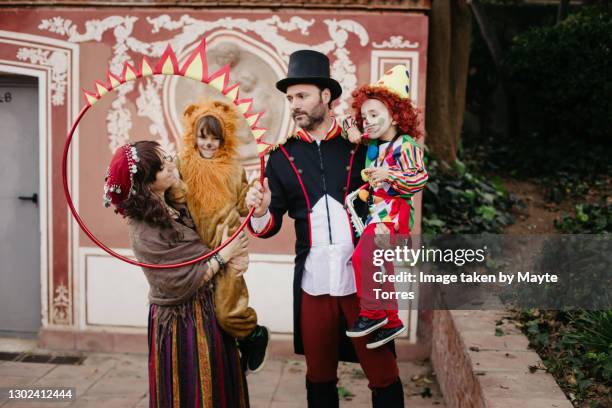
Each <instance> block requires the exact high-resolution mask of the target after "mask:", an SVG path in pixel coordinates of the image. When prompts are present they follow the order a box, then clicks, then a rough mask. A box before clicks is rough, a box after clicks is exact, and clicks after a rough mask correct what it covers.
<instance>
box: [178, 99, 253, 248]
mask: <svg viewBox="0 0 612 408" xmlns="http://www.w3.org/2000/svg"><path fill="white" fill-rule="evenodd" d="M183 116H184V121H185V133H184V135H183V148H182V151H181V153H180V156H179V171H180V173H181V178H182V179H183V181H184V182H185V184H186V185H187V206H188V207H189V212H190V213H191V216H192V217H193V219H194V221H195V224H196V228H197V230H198V233H199V234H200V237H201V238H202V240H203V241H204V243H205V244H207V245H209V246H210V247H211V248H213V247H216V246H218V245H219V244H220V243H221V236H220V234H221V231H222V227H224V226H225V225H228V226H229V228H230V233H233V232H234V231H235V230H236V229H237V228H238V227H239V226H240V217H241V216H246V215H247V214H248V209H247V207H246V205H245V203H244V200H245V197H246V192H247V190H248V183H247V180H246V174H245V172H244V169H243V168H242V166H241V165H240V163H239V162H238V160H237V159H236V157H237V147H238V137H237V136H236V126H237V123H238V115H237V114H236V111H235V110H234V109H233V108H232V107H231V106H230V105H227V104H225V103H223V102H220V101H214V100H210V101H209V100H206V101H203V102H201V103H199V104H194V105H190V106H188V107H187V109H186V110H185V112H184V114H183ZM204 116H213V117H215V118H216V119H217V120H218V121H219V123H220V124H221V127H222V129H223V140H222V142H221V145H220V146H219V150H218V151H217V153H216V154H215V156H214V157H213V158H211V159H205V158H203V157H201V156H200V153H199V151H198V147H197V144H196V139H197V134H196V133H197V129H196V127H197V123H198V121H199V120H200V119H201V118H202V117H204ZM227 217H230V219H229V220H226V221H227V222H224V223H222V221H223V220H225V219H226V218H227Z"/></svg>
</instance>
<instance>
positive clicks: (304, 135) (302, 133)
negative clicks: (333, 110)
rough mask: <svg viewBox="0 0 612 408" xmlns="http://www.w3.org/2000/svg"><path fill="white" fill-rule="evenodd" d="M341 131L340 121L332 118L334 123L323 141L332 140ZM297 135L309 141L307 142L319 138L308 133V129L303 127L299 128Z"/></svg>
mask: <svg viewBox="0 0 612 408" xmlns="http://www.w3.org/2000/svg"><path fill="white" fill-rule="evenodd" d="M341 132H342V128H341V127H340V125H339V124H338V122H336V119H335V118H332V124H331V126H330V128H329V130H328V131H327V134H326V135H325V137H324V138H323V141H327V140H332V139H333V138H335V137H336V136H338V135H339V134H340V133H341ZM296 136H297V137H299V138H300V139H301V140H302V141H304V142H307V143H312V142H314V141H315V140H317V139H316V138H314V137H312V136H311V135H310V133H308V132H307V131H305V130H304V129H301V128H300V129H298V130H297V132H296Z"/></svg>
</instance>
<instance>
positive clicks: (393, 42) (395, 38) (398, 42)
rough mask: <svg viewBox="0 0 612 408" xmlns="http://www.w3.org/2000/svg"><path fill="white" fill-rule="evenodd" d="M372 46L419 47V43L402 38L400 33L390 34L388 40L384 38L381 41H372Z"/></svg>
mask: <svg viewBox="0 0 612 408" xmlns="http://www.w3.org/2000/svg"><path fill="white" fill-rule="evenodd" d="M372 46H373V47H374V48H397V49H401V48H419V47H420V43H419V42H418V41H417V42H414V43H413V42H410V41H409V40H404V36H402V35H392V36H391V37H389V39H388V40H385V41H383V42H381V43H372Z"/></svg>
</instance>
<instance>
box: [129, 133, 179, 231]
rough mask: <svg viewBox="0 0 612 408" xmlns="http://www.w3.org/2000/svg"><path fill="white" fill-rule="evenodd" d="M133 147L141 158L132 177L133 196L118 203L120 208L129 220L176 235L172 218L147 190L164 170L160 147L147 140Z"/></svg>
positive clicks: (156, 197) (155, 196)
mask: <svg viewBox="0 0 612 408" xmlns="http://www.w3.org/2000/svg"><path fill="white" fill-rule="evenodd" d="M134 146H135V147H136V151H137V153H138V158H139V159H140V160H139V161H138V162H136V167H137V169H138V171H137V172H136V173H135V174H134V179H133V180H134V185H133V186H132V190H133V191H132V193H131V194H130V196H129V198H128V199H126V200H124V201H122V202H121V203H119V207H120V208H121V209H122V210H123V211H124V214H125V215H126V216H127V217H128V218H131V219H134V220H138V221H144V222H146V223H147V224H149V225H151V226H153V227H159V228H161V229H162V230H171V231H172V232H177V233H178V231H174V229H173V227H172V219H171V218H170V214H168V210H166V208H165V206H164V203H162V202H161V201H160V199H159V197H158V196H157V195H155V194H154V193H153V192H152V191H151V189H150V188H149V186H150V184H152V183H154V182H155V179H156V176H157V173H158V172H159V171H161V170H163V165H164V162H163V159H162V154H163V151H162V150H161V146H160V145H159V143H157V142H153V141H148V140H147V141H141V142H136V143H134ZM170 238H172V239H178V238H179V235H177V234H172V236H171V237H170Z"/></svg>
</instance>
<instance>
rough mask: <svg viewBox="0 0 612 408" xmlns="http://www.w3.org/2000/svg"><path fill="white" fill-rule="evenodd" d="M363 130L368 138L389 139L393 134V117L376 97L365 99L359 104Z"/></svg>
mask: <svg viewBox="0 0 612 408" xmlns="http://www.w3.org/2000/svg"><path fill="white" fill-rule="evenodd" d="M361 117H362V119H363V130H364V131H365V132H366V133H367V134H368V136H369V138H370V139H382V140H391V139H392V138H393V135H394V134H395V126H393V118H392V117H391V114H390V112H389V110H388V109H387V106H386V105H385V104H384V103H382V102H381V101H379V100H378V99H366V101H365V102H364V103H363V105H362V106H361Z"/></svg>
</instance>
